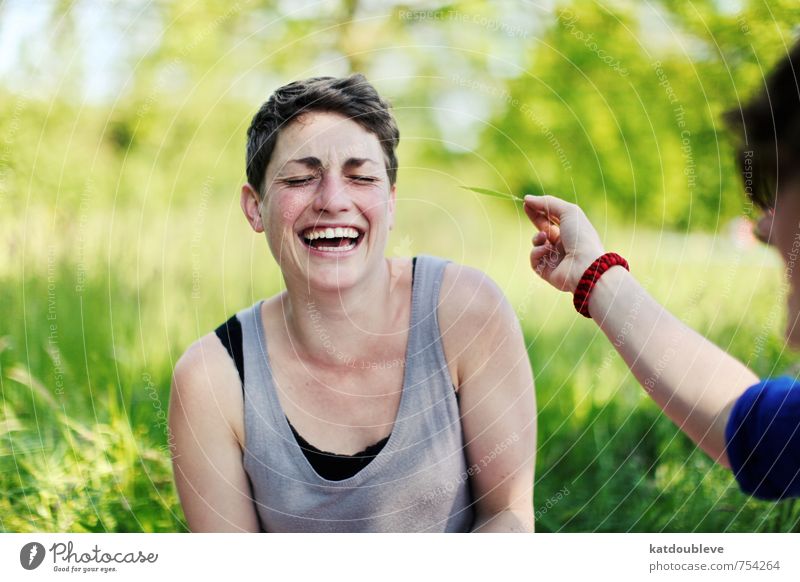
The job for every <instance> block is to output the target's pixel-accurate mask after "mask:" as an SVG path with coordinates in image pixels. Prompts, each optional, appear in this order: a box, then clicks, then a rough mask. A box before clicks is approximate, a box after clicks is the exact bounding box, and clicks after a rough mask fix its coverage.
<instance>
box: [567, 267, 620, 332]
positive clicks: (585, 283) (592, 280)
mask: <svg viewBox="0 0 800 582" xmlns="http://www.w3.org/2000/svg"><path fill="white" fill-rule="evenodd" d="M616 265H620V266H622V267H625V269H627V270H628V271H630V268H629V267H628V261H626V260H625V259H623V258H622V257H621V256H619V255H618V254H617V253H606V254H604V255H601V256H600V257H598V258H597V259H596V260H595V262H594V263H592V264H591V265H589V268H588V269H586V271H585V272H584V273H583V277H581V280H580V281H578V286H577V287H575V295H574V296H573V298H572V304H573V305H574V306H575V309H576V310H577V311H578V313H580V314H581V315H583V316H584V317H589V318H591V317H592V316H591V315H589V296H590V295H591V294H592V289H594V286H595V284H596V283H597V281H598V280H599V279H600V277H601V276H602V274H603V273H605V272H606V271H608V270H609V269H610V268H611V267H614V266H616Z"/></svg>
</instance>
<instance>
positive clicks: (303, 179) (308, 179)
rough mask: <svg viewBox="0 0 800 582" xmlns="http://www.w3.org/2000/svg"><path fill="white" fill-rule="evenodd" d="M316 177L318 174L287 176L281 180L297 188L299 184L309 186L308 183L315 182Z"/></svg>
mask: <svg viewBox="0 0 800 582" xmlns="http://www.w3.org/2000/svg"><path fill="white" fill-rule="evenodd" d="M315 178H316V176H303V177H298V178H285V179H283V180H281V182H283V183H284V184H286V185H287V186H290V187H294V188H296V187H298V186H307V185H308V184H310V183H311V182H313V181H314V179H315Z"/></svg>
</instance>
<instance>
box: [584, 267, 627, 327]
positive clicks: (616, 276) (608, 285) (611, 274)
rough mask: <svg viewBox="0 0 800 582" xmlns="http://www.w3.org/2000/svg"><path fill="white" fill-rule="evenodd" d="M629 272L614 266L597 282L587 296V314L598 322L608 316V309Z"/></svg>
mask: <svg viewBox="0 0 800 582" xmlns="http://www.w3.org/2000/svg"><path fill="white" fill-rule="evenodd" d="M630 276H631V274H630V272H629V271H628V270H627V269H626V268H625V267H623V266H622V265H614V266H613V267H611V268H610V269H609V270H608V271H606V272H605V273H604V274H603V276H602V277H600V279H599V280H598V281H597V283H596V284H595V286H594V289H593V290H592V293H591V295H590V296H589V314H590V315H591V316H592V319H594V320H596V321H598V322H600V321H602V320H603V319H605V318H606V316H607V315H608V311H609V308H610V307H611V305H612V304H613V303H614V299H615V298H616V296H617V293H618V292H619V290H620V287H621V286H622V285H623V284H624V281H625V279H626V278H628V277H630Z"/></svg>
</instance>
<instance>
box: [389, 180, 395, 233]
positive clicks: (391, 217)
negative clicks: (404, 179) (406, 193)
mask: <svg viewBox="0 0 800 582" xmlns="http://www.w3.org/2000/svg"><path fill="white" fill-rule="evenodd" d="M396 203H397V184H396V183H395V184H392V188H391V189H390V190H389V230H392V228H393V227H394V208H395V205H396Z"/></svg>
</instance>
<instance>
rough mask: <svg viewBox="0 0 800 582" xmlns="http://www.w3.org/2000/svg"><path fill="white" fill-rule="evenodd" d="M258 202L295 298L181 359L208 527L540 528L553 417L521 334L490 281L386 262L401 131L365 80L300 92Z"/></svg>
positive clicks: (227, 328) (298, 86)
mask: <svg viewBox="0 0 800 582" xmlns="http://www.w3.org/2000/svg"><path fill="white" fill-rule="evenodd" d="M247 136H248V142H247V181H248V183H247V184H245V185H244V186H243V187H242V194H241V203H242V209H243V210H244V214H245V216H246V218H247V221H248V223H249V224H250V226H251V227H252V229H253V230H254V231H255V232H257V233H262V232H263V233H265V235H266V239H267V242H268V244H269V248H270V250H271V252H272V255H273V257H274V258H275V260H276V261H277V263H278V265H279V267H280V269H281V272H282V275H283V279H284V282H285V287H286V289H285V291H284V292H282V293H280V294H279V295H276V296H275V297H271V298H269V299H265V300H259V301H257V302H256V303H255V304H254V305H252V306H251V307H248V308H245V309H243V310H241V311H239V312H238V313H237V314H236V315H235V316H233V317H232V318H231V319H229V320H228V321H227V322H226V323H225V324H223V325H221V326H220V327H219V328H218V329H217V330H216V332H214V333H209V334H207V335H205V336H204V337H202V338H200V339H199V340H198V341H197V342H195V343H194V344H193V345H192V346H190V347H189V348H188V350H187V351H186V353H185V354H184V355H183V356H182V357H181V358H180V360H179V361H178V363H177V364H176V367H175V371H174V377H173V386H172V395H171V401H170V427H171V431H172V442H173V445H174V446H173V466H174V470H175V481H176V484H177V488H178V493H179V495H180V499H181V504H182V506H183V510H184V513H185V514H186V519H187V521H188V524H189V527H190V529H191V530H193V531H267V532H291V531H295V532H318V531H326V532H351V531H364V532H384V531H388V532H405V531H425V532H437V531H438V532H444V531H448V532H450V531H453V532H466V531H504V532H510V531H522V532H524V531H533V505H532V503H533V498H532V497H533V472H534V460H535V448H536V425H535V414H536V410H535V409H536V405H535V400H534V391H533V378H532V374H531V369H530V363H529V360H528V356H527V353H526V350H525V345H524V342H523V339H522V335H521V332H520V326H519V324H518V322H517V321H516V317H515V314H514V312H513V310H512V308H511V307H510V306H509V304H508V302H507V301H506V300H505V298H504V297H503V294H502V292H501V291H500V290H499V289H498V287H497V286H496V285H495V284H494V283H492V282H491V281H490V280H489V279H488V278H487V277H486V276H485V275H483V274H482V273H481V272H480V271H477V270H475V269H471V268H468V267H463V266H459V265H456V264H454V263H451V262H449V261H446V260H443V259H439V258H436V257H432V256H426V255H421V256H417V257H414V258H413V259H411V258H394V259H387V258H386V257H385V256H384V252H385V249H386V243H387V237H388V233H389V230H390V229H391V228H392V226H393V224H394V214H395V201H396V185H395V181H396V175H397V158H396V155H395V149H396V147H397V144H398V141H399V131H398V129H397V125H396V123H395V120H394V118H393V116H392V114H391V112H390V110H389V107H388V105H387V103H386V102H385V101H384V100H383V99H381V97H380V96H379V95H378V94H377V92H376V91H375V89H374V88H373V87H372V86H371V85H370V84H369V83H368V82H367V80H366V79H365V78H364V77H363V76H361V75H352V76H350V77H347V78H341V79H337V78H332V77H319V78H313V79H308V80H305V81H298V82H294V83H291V84H289V85H286V86H284V87H281V88H280V89H278V90H277V91H276V92H275V93H274V94H273V95H272V97H270V99H269V100H268V101H267V102H266V103H265V104H264V105H263V106H262V107H261V109H260V111H259V112H258V113H257V114H256V116H255V117H254V118H253V122H252V124H251V126H250V129H249V130H248V133H247Z"/></svg>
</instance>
